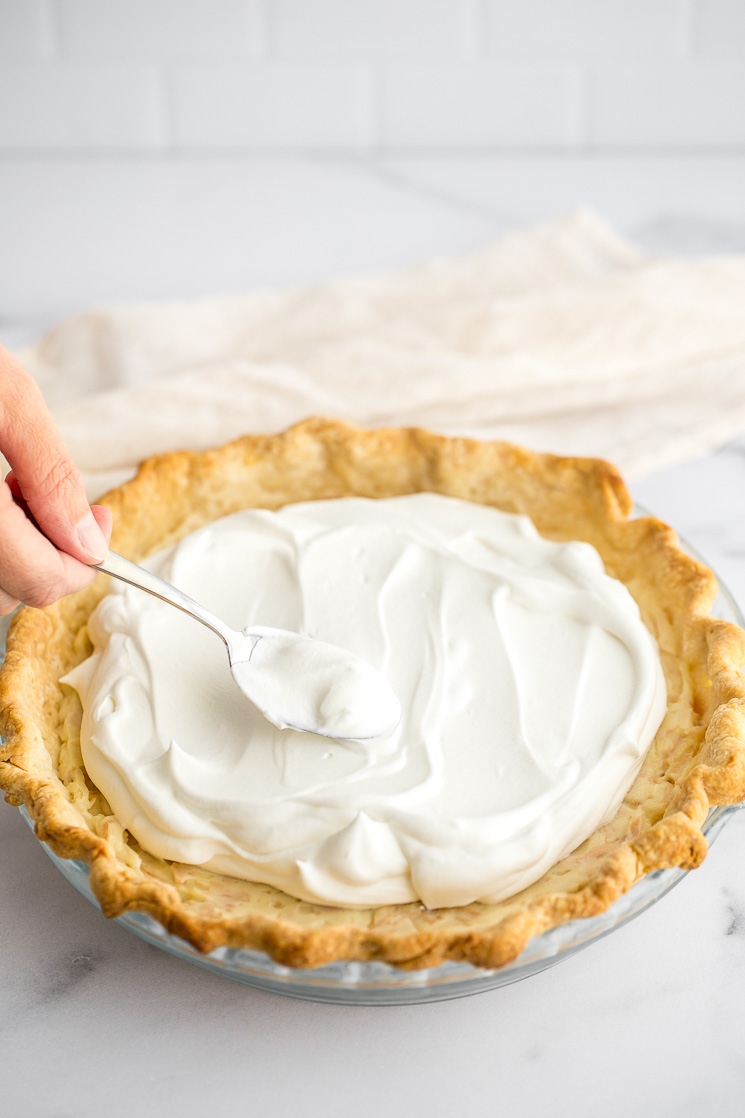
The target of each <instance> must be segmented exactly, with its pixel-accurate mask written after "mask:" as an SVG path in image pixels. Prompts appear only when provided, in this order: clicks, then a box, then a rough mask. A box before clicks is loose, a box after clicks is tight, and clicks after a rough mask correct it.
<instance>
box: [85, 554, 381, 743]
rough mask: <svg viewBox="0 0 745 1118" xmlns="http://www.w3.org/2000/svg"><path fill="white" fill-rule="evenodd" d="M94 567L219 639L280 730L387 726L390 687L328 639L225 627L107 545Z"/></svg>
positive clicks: (359, 731) (356, 731)
mask: <svg viewBox="0 0 745 1118" xmlns="http://www.w3.org/2000/svg"><path fill="white" fill-rule="evenodd" d="M95 567H96V570H99V571H102V572H103V573H104V574H107V575H111V576H112V577H113V578H117V579H120V580H121V581H122V582H126V583H129V585H130V586H136V587H138V589H140V590H144V591H146V592H147V593H148V594H152V595H154V596H155V597H156V598H160V600H161V601H163V602H168V604H169V605H172V606H175V607H176V609H180V610H181V611H182V612H183V613H187V614H189V616H190V617H193V618H194V619H195V620H196V621H199V622H201V623H202V625H205V626H206V627H207V628H208V629H211V630H212V632H213V633H216V634H217V636H218V637H220V639H221V640H222V642H223V644H224V645H225V647H226V649H227V653H228V660H229V662H230V671H231V673H232V676H233V679H234V680H235V682H236V683H237V685H238V687H240V689H241V691H242V692H243V694H244V695H245V696H246V698H247V699H249V700H250V701H251V702H252V703H253V704H254V706H256V707H257V708H258V710H260V711H261V713H262V714H263V715H264V717H265V718H266V719H267V720H268V721H269V722H271V723H272V724H273V725H274V726H277V727H278V728H279V729H291V730H300V731H302V732H304V733H312V734H318V735H320V736H321V737H326V738H343V739H346V740H354V741H361V740H366V739H368V738H377V737H384V736H386V735H387V734H390V733H392V732H393V731H394V730H395V728H396V726H397V725H398V723H399V721H400V719H401V704H400V702H399V701H398V699H397V697H396V695H395V693H394V692H393V690H392V688H391V687H390V685H389V684H388V682H387V681H386V680H385V679H383V677H382V676H381V675H380V673H379V672H377V671H376V670H375V669H374V668H373V667H372V665H371V664H369V663H368V662H367V661H366V660H364V659H362V657H360V656H356V655H355V654H354V653H352V652H348V651H347V650H346V649H344V648H340V647H339V646H338V645H335V644H328V643H327V642H326V641H320V640H316V639H314V638H312V637H307V636H303V635H302V634H301V633H295V632H292V631H291V630H288V629H273V628H269V627H266V626H253V627H252V628H247V629H243V630H241V631H239V630H236V629H231V628H230V627H229V626H228V625H226V624H225V623H224V622H223V621H222V620H221V619H220V618H219V617H216V616H215V614H213V613H211V612H210V611H209V610H207V609H205V608H204V606H202V605H200V603H199V602H196V601H194V599H193V598H190V597H189V596H188V594H184V593H183V591H181V590H179V589H178V588H177V587H175V586H172V585H171V583H170V582H166V581H165V579H162V578H159V577H158V575H154V574H152V573H151V572H150V571H148V570H146V568H145V567H140V566H139V565H138V564H137V563H132V562H131V561H130V560H129V559H125V558H124V557H123V556H122V555H118V554H117V553H116V552H115V551H109V552H108V553H107V555H106V557H105V558H104V560H103V561H102V562H101V563H97V564H95Z"/></svg>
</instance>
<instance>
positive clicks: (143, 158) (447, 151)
mask: <svg viewBox="0 0 745 1118" xmlns="http://www.w3.org/2000/svg"><path fill="white" fill-rule="evenodd" d="M164 155H165V156H166V157H167V158H168V159H170V160H173V161H174V162H178V161H185V160H190V159H196V160H200V161H204V162H209V161H210V160H228V161H230V160H235V161H245V160H253V159H255V160H263V159H278V160H281V159H285V160H292V159H305V158H313V159H329V160H333V159H345V158H348V157H355V156H358V155H360V150H359V147H357V146H355V145H347V146H344V147H301V146H286V147H250V148H248V147H247V148H233V147H190V146H183V145H179V146H178V147H177V146H176V145H173V146H172V147H170V148H169V150H168V151H167V152H163V151H159V150H155V149H153V148H143V147H132V148H121V147H117V148H100V147H99V148H95V149H92V148H73V147H69V148H59V147H54V148H22V147H20V148H19V147H7V148H2V149H0V163H2V162H10V161H16V160H22V161H28V162H37V161H40V160H52V161H64V160H66V159H72V160H83V161H87V162H91V163H93V162H107V161H110V160H115V161H119V160H136V161H138V162H143V163H147V162H152V161H154V160H156V159H160V158H162V157H163V156H164ZM370 155H371V157H374V158H385V159H392V160H393V159H453V160H458V159H463V160H479V159H483V160H495V159H496V160H499V159H505V160H515V159H517V160H525V161H526V162H530V161H536V160H549V159H553V160H564V161H566V162H573V161H577V160H580V159H582V160H586V161H587V162H593V161H597V162H600V161H603V160H604V161H606V162H608V161H612V160H629V159H630V160H639V161H650V160H652V161H658V162H661V163H664V162H668V161H674V160H676V159H695V160H697V161H699V162H703V163H706V162H707V161H714V160H727V161H733V162H737V161H739V160H745V146H738V147H732V146H727V147H721V146H719V147H675V148H663V149H661V148H655V147H634V146H631V145H630V146H613V147H609V146H601V145H593V146H582V147H576V146H574V145H569V144H563V145H557V146H553V147H550V146H545V147H516V146H501V147H457V148H456V147H423V146H422V147H419V146H411V145H407V146H405V147H398V146H396V147H392V146H387V145H385V144H381V145H377V146H375V147H374V148H373V149H372V150H371V151H370Z"/></svg>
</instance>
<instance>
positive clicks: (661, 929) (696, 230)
mask: <svg viewBox="0 0 745 1118" xmlns="http://www.w3.org/2000/svg"><path fill="white" fill-rule="evenodd" d="M0 170H1V173H0V242H1V243H2V244H3V246H4V248H3V253H4V259H5V261H6V263H7V262H8V261H10V262H11V264H10V267H6V268H4V269H2V275H0V308H2V311H0V337H5V338H6V339H7V340H8V341H9V342H10V343H11V344H13V343H14V342H15V341H16V340H22V339H23V338H25V337H28V336H29V335H30V334H31V333H33V332H34V330H36V329H37V328H38V326H39V325H40V324H47V323H48V322H50V321H51V320H53V319H54V318H55V317H57V316H58V315H60V314H63V313H67V312H69V311H73V310H76V309H78V308H82V307H83V306H86V305H88V304H91V303H94V302H101V301H108V300H111V299H115V298H152V297H165V296H168V295H172V296H188V295H192V294H202V293H207V292H211V291H216V290H224V291H227V290H237V289H240V288H246V287H251V286H256V285H258V284H262V285H270V284H286V283H294V282H299V281H304V280H308V279H312V278H314V277H322V276H329V275H332V274H336V273H338V272H349V271H362V270H365V269H370V268H373V267H387V266H391V265H395V264H397V263H407V262H409V261H411V260H415V259H418V258H420V257H422V256H427V255H432V254H435V253H441V252H450V251H456V250H459V249H465V248H468V247H471V246H475V245H477V244H483V243H484V242H485V240H486V239H488V238H490V237H493V236H494V235H495V233H498V232H499V231H500V230H502V229H505V228H509V227H514V226H515V225H517V224H521V223H525V222H529V221H533V220H538V219H540V218H543V217H553V216H556V215H557V214H559V213H561V212H565V211H566V210H568V209H571V208H573V207H574V205H575V204H578V203H589V204H592V205H594V206H595V207H596V208H598V209H599V210H600V211H601V212H602V213H604V214H605V216H607V217H608V218H610V219H611V220H612V221H614V222H615V224H616V225H617V226H618V227H619V228H620V229H621V230H622V231H625V232H627V233H629V234H631V235H635V236H637V237H638V238H639V239H640V240H641V241H642V243H644V244H647V245H648V246H649V247H650V248H652V249H654V250H657V251H659V250H664V251H670V252H676V251H677V252H701V251H709V250H711V251H716V252H719V251H733V250H734V251H737V250H740V251H742V250H743V249H745V189H744V188H743V183H744V174H745V166H744V165H743V162H742V161H740V160H737V159H720V160H710V161H707V162H706V163H700V162H697V161H695V160H688V161H686V160H682V159H667V160H658V161H655V160H652V159H632V158H629V159H626V160H624V159H619V158H615V159H613V160H607V159H606V160H595V161H589V160H587V159H581V158H579V157H578V158H576V159H571V158H568V157H564V158H561V159H558V158H557V159H556V160H555V161H553V162H552V161H550V160H545V159H543V160H538V159H535V160H519V159H501V160H500V159H484V158H482V159H476V158H473V159H470V160H469V159H467V158H465V157H464V158H461V159H450V160H448V159H445V158H442V159H424V158H421V159H418V160H413V159H412V160H404V159H399V160H395V161H391V160H388V161H359V162H350V161H349V160H345V161H339V160H337V161H335V160H316V159H307V160H306V159H299V158H293V159H290V158H289V157H288V158H287V159H282V158H277V159H275V160H269V159H262V160H246V161H235V160H233V161H230V160H225V161H223V162H220V161H219V160H218V161H215V162H212V163H199V162H197V161H186V160H182V161H179V160H173V161H155V160H153V161H147V160H126V159H122V160H118V161H111V162H106V163H95V162H85V161H69V160H68V161H62V160H60V161H52V160H31V159H29V160H25V161H14V162H6V163H5V164H4V165H3V167H2V168H1V169H0ZM216 202H219V204H215V203H216ZM205 213H209V219H206V218H205ZM143 261H145V266H144V267H143ZM633 491H634V495H635V496H636V497H637V498H638V500H639V501H640V502H642V503H643V504H645V505H646V506H648V507H649V508H651V509H653V510H654V511H655V512H656V513H657V514H658V515H660V516H661V517H663V519H666V520H668V521H670V522H671V523H673V524H674V525H675V526H676V527H677V528H678V529H679V531H680V532H681V533H682V534H683V535H684V536H686V537H687V538H688V539H689V540H690V542H691V543H692V544H694V545H695V546H696V547H697V548H699V549H700V551H701V552H703V554H704V555H705V556H706V557H707V558H708V559H709V561H710V562H711V564H712V565H713V566H714V567H715V568H716V569H717V570H718V571H719V572H720V574H721V576H722V578H723V579H724V581H726V582H727V583H728V584H729V586H730V589H731V590H732V592H733V593H734V595H735V597H736V598H737V599H739V600H740V601H741V602H745V516H744V515H743V513H745V498H744V497H743V494H744V493H745V438H743V439H740V440H737V441H735V442H733V443H732V444H730V445H729V446H727V447H725V448H723V449H722V450H720V451H718V452H716V453H714V454H711V455H709V456H707V457H706V458H702V459H700V460H697V461H695V462H690V463H688V464H685V465H682V466H678V467H677V468H675V469H669V470H666V471H664V472H662V473H659V474H656V475H654V476H651V477H648V478H646V479H645V480H643V481H640V482H637V483H636V484H635V485H634V486H633ZM0 837H1V839H2V854H1V855H0V866H1V867H2V868H1V869H0V927H1V929H2V943H3V951H2V961H1V962H0V1010H1V1013H2V1023H1V1024H0V1028H1V1029H2V1031H3V1034H4V1035H3V1041H2V1050H3V1069H4V1075H3V1084H2V1087H1V1088H0V1099H1V1101H0V1112H1V1113H2V1114H4V1115H8V1118H15V1116H16V1115H18V1116H21V1115H22V1116H24V1118H87V1116H89V1115H94V1114H95V1115H99V1114H100V1113H106V1114H108V1115H111V1116H113V1118H116V1116H118V1115H125V1114H127V1115H129V1114H133V1113H137V1114H141V1115H145V1116H148V1115H162V1114H165V1115H168V1114H172V1113H173V1114H175V1113H178V1114H179V1116H180V1118H190V1116H191V1115H194V1116H197V1115H199V1116H202V1115H204V1114H210V1115H217V1116H219V1115H223V1114H228V1113H231V1114H232V1113H237V1114H242V1113H250V1114H253V1115H269V1114H272V1115H284V1114H296V1113H303V1114H307V1115H309V1116H312V1115H316V1114H321V1113H323V1114H331V1115H335V1114H341V1113H346V1112H347V1110H349V1111H352V1112H354V1113H355V1114H357V1115H360V1116H362V1118H365V1116H367V1115H370V1116H372V1115H374V1114H375V1115H377V1114H378V1113H380V1112H383V1113H387V1114H388V1115H390V1116H391V1118H396V1116H398V1115H401V1116H403V1115H405V1114H406V1115H408V1114H411V1113H415V1114H419V1113H421V1114H427V1115H428V1116H430V1118H440V1116H443V1118H444V1116H446V1115H447V1116H451V1115H453V1114H459V1113H463V1112H467V1111H469V1110H471V1109H476V1108H478V1109H479V1110H480V1111H483V1112H486V1113H495V1112H498V1113H504V1114H511V1115H520V1116H521V1118H523V1116H524V1118H533V1116H538V1115H542V1114H544V1113H546V1112H548V1111H551V1112H553V1113H556V1114H558V1115H560V1116H563V1115H564V1114H567V1115H569V1114H571V1115H572V1116H573V1118H596V1116H597V1115H599V1114H602V1115H603V1116H604V1118H617V1116H618V1118H620V1116H621V1115H624V1116H625V1115H626V1114H627V1113H629V1112H630V1111H631V1112H636V1113H639V1114H641V1115H643V1116H645V1118H646V1115H656V1116H668V1115H673V1114H678V1113H680V1112H684V1113H686V1115H688V1116H690V1118H697V1116H699V1115H700V1116H707V1118H708V1116H710V1115H714V1114H716V1115H721V1116H730V1115H731V1116H735V1115H740V1114H742V1113H743V1106H744V1104H743V1097H745V1048H744V1047H743V1040H742V1037H743V1022H744V1017H745V1009H744V1008H743V1006H745V871H744V870H743V858H742V850H743V847H745V812H742V813H741V814H739V815H738V816H736V817H735V818H734V819H733V820H732V821H731V822H730V823H729V824H728V825H727V827H726V828H725V830H724V832H723V834H722V835H721V837H720V838H719V839H718V840H717V843H716V846H715V847H714V848H713V849H712V851H711V853H710V855H709V857H708V858H707V860H706V862H705V864H704V865H703V867H702V868H701V869H700V870H698V871H695V872H694V873H691V874H689V875H688V876H687V877H686V878H685V879H684V880H683V882H682V883H681V884H680V885H679V886H678V887H677V888H676V889H675V890H674V891H673V892H672V893H671V894H669V895H668V896H666V897H665V898H664V899H663V900H662V901H661V902H660V903H659V904H658V905H656V906H655V907H654V908H652V909H651V910H649V911H647V912H646V913H644V914H643V915H642V916H641V917H640V918H639V919H637V920H636V921H634V922H633V923H631V924H629V925H627V926H625V927H623V928H621V929H620V930H618V931H616V932H614V933H613V934H612V935H611V936H609V937H607V938H606V939H604V940H602V941H600V942H598V943H595V944H594V945H593V946H591V947H590V948H589V949H588V950H586V951H584V952H581V953H580V954H579V955H577V956H575V957H573V958H571V959H569V960H567V961H565V962H563V963H562V964H561V965H559V966H557V967H555V968H553V969H551V970H549V971H546V972H544V973H542V974H539V975H537V976H534V977H533V978H531V979H529V980H527V981H525V982H522V983H518V984H516V985H513V986H508V987H504V988H502V989H498V990H495V991H492V992H490V993H485V994H480V995H478V996H476V997H473V998H467V999H464V1000H458V1001H451V1002H442V1003H438V1004H431V1005H422V1006H410V1007H396V1008H386V1009H365V1008H353V1007H337V1006H328V1005H321V1004H313V1003H305V1002H295V1001H291V1000H289V999H285V998H281V997H278V996H273V995H269V994H264V993H259V992H256V991H254V990H252V989H249V988H246V987H241V986H237V985H233V984H231V983H230V982H228V981H225V980H223V979H220V978H217V977H215V976H213V975H211V974H208V973H205V972H203V971H201V970H199V969H197V968H195V967H193V966H190V965H188V964H187V963H185V962H182V961H180V960H177V959H174V958H171V957H169V956H167V955H165V954H163V953H162V952H160V951H158V950H157V949H155V948H153V947H151V946H148V945H147V944H145V943H143V942H141V941H140V940H138V939H136V938H135V937H134V936H132V935H131V934H129V933H128V932H127V931H125V930H124V929H122V928H120V927H118V926H117V925H115V924H112V923H109V922H107V921H106V920H105V919H104V918H103V917H102V916H101V915H100V914H99V913H98V912H97V911H96V910H95V909H94V908H93V907H92V906H91V905H90V904H89V903H88V902H87V901H85V900H84V899H83V898H82V897H80V896H79V895H78V894H77V893H75V892H74V891H73V889H72V888H71V887H70V885H68V884H67V882H66V881H64V880H63V879H62V877H61V876H60V875H59V873H58V872H57V870H56V869H55V868H54V866H53V865H52V864H51V862H50V861H49V860H48V859H47V858H46V856H45V854H44V851H43V850H42V849H41V848H40V846H39V845H38V844H37V843H36V842H35V841H34V840H33V838H32V837H31V835H30V833H29V831H28V829H27V827H26V825H25V824H24V823H23V821H22V820H21V818H20V816H19V814H18V813H17V812H16V811H15V810H13V809H11V808H9V807H3V808H2V809H0Z"/></svg>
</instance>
